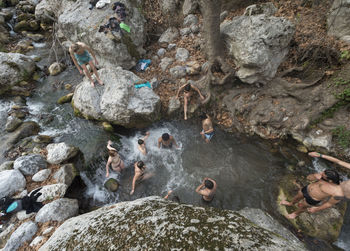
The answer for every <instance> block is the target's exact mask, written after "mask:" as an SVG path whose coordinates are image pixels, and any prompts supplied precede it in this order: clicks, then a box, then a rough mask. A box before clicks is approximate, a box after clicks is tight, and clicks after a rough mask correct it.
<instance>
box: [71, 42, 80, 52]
mask: <svg viewBox="0 0 350 251" xmlns="http://www.w3.org/2000/svg"><path fill="white" fill-rule="evenodd" d="M79 49H80V45H79V44H78V43H75V44H73V45H72V50H73V52H77V51H79Z"/></svg>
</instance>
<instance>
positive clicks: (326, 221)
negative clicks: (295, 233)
mask: <svg viewBox="0 0 350 251" xmlns="http://www.w3.org/2000/svg"><path fill="white" fill-rule="evenodd" d="M295 180H296V177H295V176H293V175H286V176H285V177H284V178H283V179H282V180H281V183H280V185H279V195H278V208H279V211H280V213H281V214H283V215H286V214H288V213H291V212H292V211H295V210H296V209H297V208H296V207H295V206H293V207H286V206H282V205H280V204H279V203H280V201H281V200H285V199H287V200H288V201H291V200H292V198H293V196H294V195H296V194H297V192H298V190H299V187H298V186H297V185H296V184H295ZM303 183H305V184H307V181H306V180H305V181H303ZM345 211H346V203H344V202H341V203H339V204H337V205H336V206H334V207H332V208H328V209H325V210H322V211H319V212H317V213H313V214H310V213H308V212H304V213H302V214H300V215H299V216H298V217H297V218H296V219H290V220H289V221H290V222H291V223H292V224H293V225H294V227H295V228H297V229H299V230H301V231H302V232H304V233H305V234H307V235H310V236H312V237H316V238H319V239H322V240H325V241H328V242H331V243H332V242H334V241H336V240H337V239H338V237H339V234H340V230H341V227H342V225H343V221H344V215H345Z"/></svg>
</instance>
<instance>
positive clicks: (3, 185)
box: [0, 170, 26, 198]
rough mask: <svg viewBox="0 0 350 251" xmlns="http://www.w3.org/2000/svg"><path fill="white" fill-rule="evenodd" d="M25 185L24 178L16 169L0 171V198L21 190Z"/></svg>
mask: <svg viewBox="0 0 350 251" xmlns="http://www.w3.org/2000/svg"><path fill="white" fill-rule="evenodd" d="M25 187H26V179H25V178H24V176H23V174H22V173H21V172H20V171H18V170H5V171H2V172H0V198H3V197H6V196H12V195H14V194H15V193H17V192H22V191H23V190H24V188H25Z"/></svg>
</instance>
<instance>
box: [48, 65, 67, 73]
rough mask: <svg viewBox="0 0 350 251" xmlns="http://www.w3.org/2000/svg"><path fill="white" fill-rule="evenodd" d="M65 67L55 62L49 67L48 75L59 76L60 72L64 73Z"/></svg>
mask: <svg viewBox="0 0 350 251" xmlns="http://www.w3.org/2000/svg"><path fill="white" fill-rule="evenodd" d="M64 69H65V66H64V65H63V64H61V63H58V62H55V63H53V64H51V65H50V67H49V73H50V75H51V76H56V75H58V74H60V73H61V72H62V71H64Z"/></svg>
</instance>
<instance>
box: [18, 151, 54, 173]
mask: <svg viewBox="0 0 350 251" xmlns="http://www.w3.org/2000/svg"><path fill="white" fill-rule="evenodd" d="M46 167H47V163H46V160H45V158H44V157H43V156H41V155H39V154H30V155H26V156H22V157H19V158H18V159H16V160H15V162H14V163H13V169H17V170H19V171H21V173H23V175H33V174H35V173H37V172H38V171H39V170H40V169H45V168H46Z"/></svg>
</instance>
